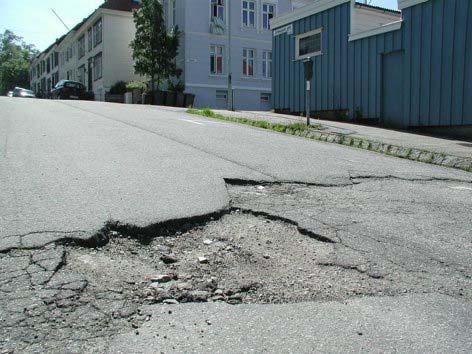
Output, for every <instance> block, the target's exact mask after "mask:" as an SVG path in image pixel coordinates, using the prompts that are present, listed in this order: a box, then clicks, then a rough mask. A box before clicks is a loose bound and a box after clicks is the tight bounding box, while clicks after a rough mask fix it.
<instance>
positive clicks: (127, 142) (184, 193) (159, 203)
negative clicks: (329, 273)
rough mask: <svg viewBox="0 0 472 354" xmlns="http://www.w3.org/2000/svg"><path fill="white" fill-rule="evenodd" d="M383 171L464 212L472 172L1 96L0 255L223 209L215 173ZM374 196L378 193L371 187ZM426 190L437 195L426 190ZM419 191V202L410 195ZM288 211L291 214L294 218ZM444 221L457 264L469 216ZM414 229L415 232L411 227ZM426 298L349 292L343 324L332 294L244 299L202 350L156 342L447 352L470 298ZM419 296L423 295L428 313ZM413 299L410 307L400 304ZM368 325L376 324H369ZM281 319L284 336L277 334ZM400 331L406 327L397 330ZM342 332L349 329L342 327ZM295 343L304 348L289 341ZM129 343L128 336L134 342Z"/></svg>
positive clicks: (336, 176) (127, 112)
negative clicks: (440, 186) (425, 184)
mask: <svg viewBox="0 0 472 354" xmlns="http://www.w3.org/2000/svg"><path fill="white" fill-rule="evenodd" d="M387 177H388V178H392V177H394V178H396V179H399V180H406V181H416V180H421V181H434V180H437V181H442V182H441V183H446V184H447V185H448V186H450V187H451V188H455V189H451V191H455V192H457V193H460V195H459V194H458V197H457V198H456V197H455V195H454V194H453V193H452V192H451V194H448V193H447V188H446V191H443V192H442V193H445V195H447V198H448V204H450V205H453V204H454V201H455V200H456V201H457V203H461V204H460V205H464V207H466V208H467V207H469V206H470V204H468V203H467V200H470V197H472V188H471V187H472V185H471V184H470V183H471V182H472V176H471V175H470V174H467V173H465V172H461V171H457V170H453V169H446V168H442V167H436V166H432V165H428V164H421V163H415V162H411V161H405V160H400V159H396V158H391V157H388V156H382V155H379V154H375V153H371V152H368V151H363V150H357V149H354V148H349V147H344V146H339V145H335V144H329V143H323V142H314V141H309V140H305V139H302V138H297V137H293V136H286V135H282V134H277V133H273V132H269V131H263V130H258V129H253V128H249V127H246V126H240V125H235V124H230V123H224V122H218V121H213V120H208V119H204V118H200V117H196V116H192V115H187V114H184V113H182V112H176V111H174V110H172V109H168V108H167V109H166V108H158V107H149V106H130V105H118V104H108V103H98V102H70V101H61V102H58V101H46V100H34V101H29V100H21V99H9V98H0V195H1V196H2V197H1V199H0V252H3V253H5V252H8V251H9V250H11V249H24V248H38V247H41V246H43V245H45V244H47V243H51V242H53V241H55V240H60V239H63V238H66V237H69V236H71V237H77V238H89V237H91V236H92V235H93V234H95V233H96V232H97V230H99V229H100V228H102V227H103V225H104V224H105V223H106V222H107V221H110V220H115V221H120V222H122V223H130V224H134V225H138V226H147V225H150V224H153V223H157V222H161V221H165V220H170V219H178V218H187V217H191V216H196V215H204V214H208V213H212V212H215V211H218V210H221V209H224V208H226V207H228V205H229V202H230V196H229V194H228V191H227V187H226V183H225V180H224V179H238V180H248V181H260V182H262V181H266V182H274V181H275V182H293V183H305V184H313V185H318V186H351V185H353V184H354V183H356V180H358V179H359V178H363V179H382V178H387ZM392 188H393V189H394V190H393V191H392V190H390V191H389V193H391V194H395V193H398V194H399V195H403V194H404V193H415V190H414V188H413V189H412V188H411V187H409V188H404V187H403V186H402V184H401V183H400V184H398V186H397V187H395V186H394V187H390V189H392ZM395 188H397V189H395ZM376 193H378V195H381V193H382V191H381V188H379V190H378V191H377V192H376ZM425 193H426V194H428V193H434V189H433V190H431V191H429V192H425ZM467 195H469V196H470V197H469V199H468V198H467ZM369 198H377V197H376V195H375V193H374V194H373V195H372V196H368V198H365V199H362V203H369ZM418 198H422V199H425V198H423V196H421V195H420V194H419V195H418ZM413 199H414V198H413ZM342 202H343V201H342V200H340V203H342ZM386 202H387V203H388V200H387V201H386ZM412 204H414V201H412ZM436 207H437V205H436ZM423 208H424V207H423ZM376 210H377V209H375V210H371V212H373V213H374V212H375V211H376ZM447 210H448V209H446V211H445V214H446V217H447ZM464 212H465V213H466V212H467V211H466V210H465V211H464ZM424 213H426V212H424ZM289 214H290V213H289ZM291 217H292V218H293V219H296V216H294V215H292V216H291ZM332 217H333V218H334V217H336V213H334V212H333V215H332ZM302 219H303V218H302ZM305 219H306V217H305ZM379 220H382V218H381V217H379ZM442 221H443V220H442ZM453 221H455V222H460V225H459V226H458V225H457V224H455V225H454V233H459V232H460V235H461V240H462V241H463V240H466V241H467V240H469V243H466V244H465V245H466V247H465V248H463V249H461V250H460V251H458V252H459V253H457V252H455V251H454V249H452V250H448V252H447V255H448V257H449V255H450V257H452V259H453V260H454V261H456V259H455V258H454V257H457V258H458V259H460V262H459V263H460V264H464V257H465V258H466V257H467V254H469V255H470V250H471V249H470V248H467V247H469V246H467V245H470V238H471V236H470V230H471V226H472V225H471V222H470V219H469V222H467V220H465V221H464V220H463V219H460V220H459V219H457V220H456V219H453ZM411 222H414V220H411V221H409V223H411ZM444 222H446V221H444ZM404 224H407V223H404ZM408 225H410V224H408ZM408 225H402V227H403V228H407V227H408ZM312 226H313V225H312ZM381 226H382V227H383V228H384V229H389V230H394V229H395V222H392V220H385V223H384V224H383V225H381ZM443 226H444V225H443ZM411 227H412V229H413V231H412V234H414V225H411ZM457 230H460V231H457ZM374 231H375V230H374ZM423 241H424V240H423ZM462 241H461V242H462ZM353 242H354V241H353ZM375 242H377V241H375ZM375 242H374V243H375ZM349 246H350V247H353V245H352V244H351V245H349ZM433 246H434V244H433ZM455 247H456V248H457V247H460V244H459V245H456V246H455ZM468 271H469V270H467V271H466V272H468ZM467 274H468V273H466V275H467ZM468 277H469V279H470V274H469V275H468ZM426 298H427V301H426V300H425V299H424V298H422V297H421V296H412V297H411V298H407V299H406V300H405V299H404V298H399V297H393V298H391V299H381V298H376V297H367V298H365V299H362V300H356V301H355V304H356V305H355V307H353V308H352V309H351V310H349V311H348V312H349V313H347V314H345V315H342V314H341V315H342V316H344V317H342V318H343V319H344V320H339V318H335V317H332V316H331V313H332V312H333V311H337V310H336V309H338V308H339V306H340V305H339V303H336V302H333V303H326V304H322V305H320V304H316V303H313V304H308V305H306V306H305V305H303V304H297V305H294V304H287V305H284V306H280V307H278V306H273V305H268V306H267V307H263V308H260V307H258V306H259V305H257V306H256V305H254V306H252V305H247V309H246V308H243V307H241V308H239V309H234V310H232V311H230V312H228V313H227V314H226V316H228V318H227V319H226V320H225V323H226V325H227V326H226V327H225V326H212V333H211V336H210V337H205V336H204V339H206V340H207V344H208V346H207V347H202V346H201V343H200V342H199V341H200V340H201V336H200V335H198V336H195V335H194V336H189V339H186V340H188V342H185V341H186V340H183V339H182V338H185V337H182V338H180V339H178V340H177V339H176V341H175V342H174V344H175V345H172V344H169V345H167V344H166V345H162V347H159V345H158V344H155V345H157V347H156V348H158V349H159V348H163V350H165V351H167V352H172V351H189V350H190V349H192V348H193V349H194V350H195V351H206V349H208V350H210V351H216V350H218V349H219V348H221V349H222V350H221V351H235V352H238V351H240V352H243V351H244V352H247V351H251V350H252V351H256V352H259V351H264V349H267V350H266V351H269V352H273V351H283V352H290V351H292V352H296V351H302V352H308V351H310V349H311V350H319V351H326V352H332V351H336V350H334V349H335V348H339V349H340V350H339V351H340V352H348V351H356V352H357V351H359V350H362V351H374V352H377V351H395V350H399V351H410V350H409V349H411V351H416V352H426V351H443V350H442V349H443V348H449V349H451V348H452V349H453V350H450V351H457V352H470V351H471V350H472V344H471V324H470V313H471V304H470V302H468V301H466V300H461V299H455V298H454V299H453V298H450V297H448V296H444V295H441V296H439V295H438V296H436V295H431V294H430V295H429V297H428V296H426ZM405 301H406V305H405V304H404V302H405ZM390 302H391V306H393V307H392V308H394V309H396V310H398V311H399V312H398V313H397V314H395V313H393V314H392V313H390V314H389V315H388V316H386V315H385V314H383V312H382V309H383V308H385V306H390V305H389V304H390ZM428 303H431V304H433V305H434V306H433V307H434V316H433V315H432V314H431V313H430V308H431V307H430V306H428V305H427V304H428ZM425 304H426V305H425ZM404 305H405V306H406V307H405V306H404ZM407 305H408V306H407ZM179 306H180V305H179ZM192 306H197V308H198V306H199V305H192ZM411 308H414V309H415V311H410V310H409V309H411ZM192 309H194V307H188V306H187V307H185V306H183V307H179V309H178V310H177V313H179V314H182V315H179V316H181V317H176V318H174V320H173V321H175V322H174V324H175V323H185V321H190V322H191V321H193V318H192V316H197V314H196V313H195V311H193V310H192ZM202 309H206V310H205V311H208V312H209V313H212V314H214V315H215V316H218V314H219V313H222V312H227V309H225V308H220V307H219V305H215V304H207V305H205V307H202ZM396 310H395V311H396ZM156 311H159V310H156ZM189 311H190V313H192V314H193V315H192V316H191V315H189V314H188V312H189ZM248 311H249V312H251V311H253V312H255V313H257V314H258V318H257V321H256V325H253V326H252V327H249V328H247V330H248V331H251V333H252V336H253V338H252V339H251V340H247V341H246V340H244V338H243V336H244V333H245V327H244V323H245V322H246V321H248V322H251V321H254V315H252V316H253V317H250V318H247V313H248ZM341 312H342V311H341ZM356 313H370V314H371V315H372V316H371V317H370V319H371V320H370V321H367V322H366V323H367V324H366V325H368V326H369V334H370V336H369V337H363V338H362V343H361V344H359V342H358V341H356V342H353V341H352V336H358V334H352V333H351V332H352V331H354V328H357V327H359V326H358V324H359V323H363V322H365V321H364V320H363V319H362V318H361V317H357V316H356ZM451 313H453V315H451ZM274 316H275V317H274ZM275 318H277V321H280V319H281V318H282V319H283V321H282V322H283V323H281V324H280V326H277V328H273V330H269V331H267V330H265V331H264V332H257V330H255V329H254V328H259V329H260V330H261V329H262V328H265V327H267V326H268V324H270V323H273V321H275ZM216 321H217V320H216ZM376 321H381V323H383V324H384V326H375V325H374V324H375V323H376ZM190 322H189V323H190ZM415 323H419V324H421V326H419V327H417V326H415ZM150 326H151V328H152V326H162V323H159V322H155V323H154V322H153V323H152V324H150ZM284 326H286V328H287V330H288V332H287V333H288V334H290V336H291V339H292V340H291V341H288V340H286V341H281V340H280V335H281V332H280V331H281V328H284ZM317 326H322V327H323V331H322V332H321V333H324V334H318V335H317V336H314V337H311V339H309V340H307V339H306V338H309V337H310V335H309V334H310V330H309V328H312V331H314V332H315V331H316V327H317ZM330 326H331V328H332V331H333V333H334V334H333V335H335V336H336V338H337V339H338V340H337V341H336V342H333V340H332V338H331V337H328V332H327V329H329V328H330ZM401 327H404V328H406V329H407V331H406V332H405V331H397V332H396V331H395V328H401ZM269 328H272V327H269ZM438 328H439V329H440V330H438V332H437V333H436V332H434V331H436V329H438ZM302 329H303V330H302ZM154 330H155V327H154ZM385 331H388V332H389V333H394V334H393V338H390V337H388V336H386V335H385V333H386V332H385ZM347 332H349V333H351V334H350V335H349V336H345V337H343V336H342V335H343V333H347ZM406 333H408V335H406ZM435 333H436V335H435ZM233 334H234V337H233ZM172 335H173V336H174V337H175V336H176V334H175V333H173V334H172ZM131 336H132V334H131ZM259 336H263V337H264V343H271V344H270V345H266V344H261V343H262V342H260V341H258V338H262V337H259ZM297 336H300V337H299V338H298V337H297ZM211 338H217V339H211ZM238 338H239V339H238ZM356 338H357V337H356ZM439 338H441V339H439ZM145 339H146V340H142V341H139V343H137V344H136V343H134V342H131V341H130V340H129V339H126V337H125V339H123V338H122V337H120V336H118V337H117V338H114V339H113V341H111V342H110V343H109V344H108V345H109V346H107V348H108V350H110V351H111V352H115V351H117V350H118V349H119V348H122V347H125V348H126V350H125V351H127V352H130V351H139V350H138V347H136V346H135V345H138V346H143V345H144V346H146V348H148V349H149V348H150V345H152V340H153V339H152V336H151V335H150V334H149V335H148V336H147V337H146V338H145ZM232 339H234V340H232ZM431 340H433V341H432V342H431ZM300 341H301V342H303V343H305V344H304V346H301V347H299V345H300V344H299V343H300ZM314 341H316V345H315V342H314ZM184 342H185V343H184ZM130 343H134V344H133V347H131V348H130V347H129V345H130ZM156 343H157V342H156ZM231 343H234V346H233V345H231ZM258 343H259V344H258ZM323 343H325V344H326V345H324V344H323ZM428 343H429V344H428ZM184 344H185V345H184ZM235 345H237V348H236V347H235ZM133 348H134V349H135V350H133ZM142 348H144V347H142ZM233 349H234V350H233ZM142 351H144V352H145V351H146V350H142Z"/></svg>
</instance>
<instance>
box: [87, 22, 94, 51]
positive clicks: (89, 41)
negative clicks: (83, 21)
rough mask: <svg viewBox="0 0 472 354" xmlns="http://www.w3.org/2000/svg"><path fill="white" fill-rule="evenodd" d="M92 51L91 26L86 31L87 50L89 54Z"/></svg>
mask: <svg viewBox="0 0 472 354" xmlns="http://www.w3.org/2000/svg"><path fill="white" fill-rule="evenodd" d="M92 49H93V26H91V27H89V28H88V29H87V50H88V51H89V52H90V51H91V50H92Z"/></svg>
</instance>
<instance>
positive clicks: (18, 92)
mask: <svg viewBox="0 0 472 354" xmlns="http://www.w3.org/2000/svg"><path fill="white" fill-rule="evenodd" d="M12 97H22V98H36V95H35V94H34V92H33V91H31V90H27V89H24V88H21V87H15V89H14V90H13V93H12Z"/></svg>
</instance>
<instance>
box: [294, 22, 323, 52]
mask: <svg viewBox="0 0 472 354" xmlns="http://www.w3.org/2000/svg"><path fill="white" fill-rule="evenodd" d="M321 35H322V29H321V28H318V29H316V30H314V31H310V32H307V33H303V34H300V35H298V36H297V38H296V41H295V51H296V52H295V56H296V59H297V60H299V59H305V58H310V57H314V56H317V55H321V49H322V47H321V45H322V41H321Z"/></svg>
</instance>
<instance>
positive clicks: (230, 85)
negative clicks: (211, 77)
mask: <svg viewBox="0 0 472 354" xmlns="http://www.w3.org/2000/svg"><path fill="white" fill-rule="evenodd" d="M226 4H227V8H228V10H227V11H226V13H227V15H228V16H227V18H228V20H227V23H228V26H227V27H228V97H227V98H228V110H230V111H234V103H233V70H232V67H231V3H230V1H227V2H226Z"/></svg>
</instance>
